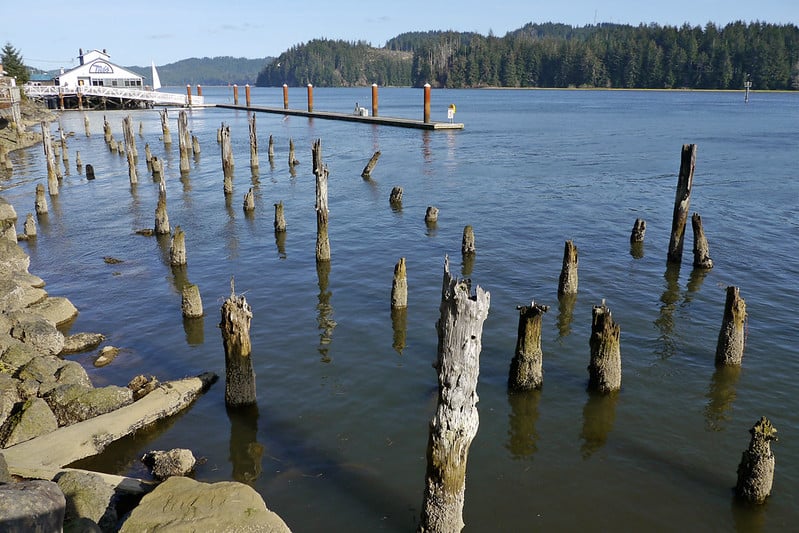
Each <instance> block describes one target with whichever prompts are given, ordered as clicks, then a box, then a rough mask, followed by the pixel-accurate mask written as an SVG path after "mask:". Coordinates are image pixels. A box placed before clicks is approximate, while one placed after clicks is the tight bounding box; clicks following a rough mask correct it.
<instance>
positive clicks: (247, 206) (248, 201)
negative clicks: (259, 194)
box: [244, 187, 255, 213]
mask: <svg viewBox="0 0 799 533" xmlns="http://www.w3.org/2000/svg"><path fill="white" fill-rule="evenodd" d="M244 211H246V212H247V213H252V212H253V211H255V193H254V192H253V190H252V187H250V190H248V191H247V194H245V195H244Z"/></svg>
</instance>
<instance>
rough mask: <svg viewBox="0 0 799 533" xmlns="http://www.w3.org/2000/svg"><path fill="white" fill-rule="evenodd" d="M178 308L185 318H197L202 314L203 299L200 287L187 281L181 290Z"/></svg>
mask: <svg viewBox="0 0 799 533" xmlns="http://www.w3.org/2000/svg"><path fill="white" fill-rule="evenodd" d="M180 309H181V312H182V313H183V316H184V317H185V318H199V317H201V316H203V301H202V298H201V297H200V288H199V287H198V286H197V285H195V284H193V283H189V284H188V285H186V286H185V287H183V290H182V291H181V299H180Z"/></svg>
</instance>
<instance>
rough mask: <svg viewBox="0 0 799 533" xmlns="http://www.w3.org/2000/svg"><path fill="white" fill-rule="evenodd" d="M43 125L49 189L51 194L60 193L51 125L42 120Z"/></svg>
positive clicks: (43, 143) (43, 145) (43, 142)
mask: <svg viewBox="0 0 799 533" xmlns="http://www.w3.org/2000/svg"><path fill="white" fill-rule="evenodd" d="M41 127H42V148H43V149H44V159H45V162H46V164H47V189H48V191H49V192H50V196H57V195H58V170H57V165H56V163H55V156H54V154H53V144H52V140H51V139H50V126H49V125H48V124H47V122H44V121H42V122H41Z"/></svg>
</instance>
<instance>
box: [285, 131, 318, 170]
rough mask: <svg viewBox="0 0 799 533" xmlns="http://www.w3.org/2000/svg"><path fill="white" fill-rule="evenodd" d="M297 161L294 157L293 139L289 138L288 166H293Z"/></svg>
mask: <svg viewBox="0 0 799 533" xmlns="http://www.w3.org/2000/svg"><path fill="white" fill-rule="evenodd" d="M297 163H298V161H297V158H296V157H294V139H292V138H289V168H291V167H293V166H294V165H296V164H297ZM314 173H316V167H314Z"/></svg>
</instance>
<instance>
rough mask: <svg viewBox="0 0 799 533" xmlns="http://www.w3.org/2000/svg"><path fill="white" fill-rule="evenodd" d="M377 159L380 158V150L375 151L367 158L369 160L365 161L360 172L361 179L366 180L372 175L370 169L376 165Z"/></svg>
mask: <svg viewBox="0 0 799 533" xmlns="http://www.w3.org/2000/svg"><path fill="white" fill-rule="evenodd" d="M378 159H380V150H378V151H376V152H375V153H374V155H372V157H371V158H370V159H369V162H368V163H366V166H365V167H363V172H361V177H362V178H363V179H365V180H368V179H369V178H371V177H372V170H374V168H375V165H377V160H378Z"/></svg>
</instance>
